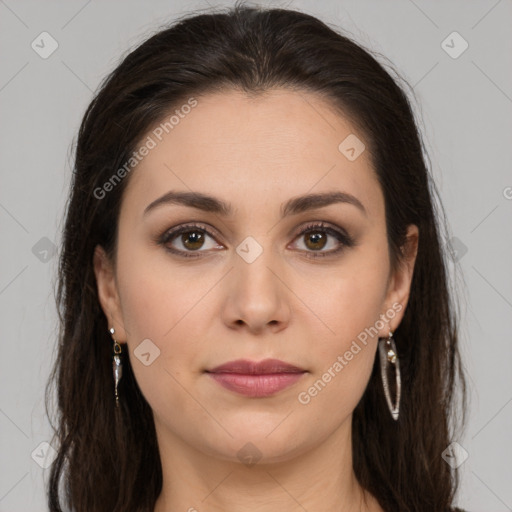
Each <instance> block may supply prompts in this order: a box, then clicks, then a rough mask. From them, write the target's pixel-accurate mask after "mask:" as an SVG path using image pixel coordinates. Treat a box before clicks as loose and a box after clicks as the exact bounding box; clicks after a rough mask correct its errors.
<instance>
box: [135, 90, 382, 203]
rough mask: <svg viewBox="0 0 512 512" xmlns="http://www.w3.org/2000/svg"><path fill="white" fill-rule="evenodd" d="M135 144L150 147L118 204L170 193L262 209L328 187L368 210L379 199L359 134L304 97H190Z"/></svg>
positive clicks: (282, 93) (330, 109)
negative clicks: (193, 194)
mask: <svg viewBox="0 0 512 512" xmlns="http://www.w3.org/2000/svg"><path fill="white" fill-rule="evenodd" d="M194 103H195V106H193V107H187V108H185V106H186V105H194ZM140 140H141V142H140V144H144V143H145V142H146V143H147V142H149V141H151V143H150V144H147V145H148V146H149V145H151V146H152V148H151V149H150V150H149V151H148V152H147V154H146V156H144V157H143V158H142V159H141V161H140V162H139V163H138V164H137V166H136V167H135V170H134V171H133V172H132V175H131V176H130V182H129V184H128V187H127V190H126V191H125V200H130V201H132V200H140V201H141V202H144V201H145V202H146V203H147V202H148V201H150V200H152V199H154V198H155V197H157V196H158V195H161V194H163V193H165V192H166V191H168V190H171V189H178V190H184V191H185V190H186V191H190V190H194V191H200V192H204V193H209V194H214V195H217V196H219V197H224V198H226V199H227V200H229V201H230V202H233V203H236V201H237V197H239V198H244V202H247V200H248V199H249V198H252V200H253V201H254V204H257V201H258V200H259V203H261V202H264V203H265V204H268V203H269V202H272V201H274V200H276V201H279V202H281V200H285V199H286V198H289V197H291V196H294V195H302V194H305V193H307V192H310V191H311V192H322V191H325V190H332V189H336V190H343V191H346V192H348V193H351V194H353V195H356V196H357V197H358V198H359V199H360V200H361V201H363V202H364V203H367V204H368V208H369V209H370V210H371V209H372V204H374V205H376V206H378V205H377V204H376V202H378V201H379V200H380V198H379V197H377V196H379V195H380V190H379V186H378V182H377V180H376V177H375V174H374V171H373V169H372V167H371V164H370V156H369V154H368V151H367V150H365V149H364V147H365V146H366V147H368V144H366V142H365V137H364V134H362V133H361V132H359V131H358V130H357V129H356V127H355V126H353V125H352V124H351V123H350V122H349V120H348V119H347V118H345V117H343V116H342V115H340V114H339V112H338V111H335V109H334V106H333V105H332V104H331V103H329V102H328V101H327V100H325V99H323V98H321V97H320V96H318V95H315V94H312V93H310V92H305V91H301V92H299V91H292V90H288V89H276V90H272V91H267V92H266V93H264V94H263V95H260V96H257V97H249V96H248V95H247V94H245V93H243V92H240V91H231V90H229V91H224V92H217V93H213V94H208V95H204V96H197V97H195V98H194V101H193V102H190V101H188V102H187V101H186V100H185V101H184V102H183V105H181V106H180V105H175V106H174V107H173V109H172V110H171V111H170V112H169V115H168V116H166V117H165V118H164V119H162V120H161V121H160V122H159V123H156V124H155V125H154V126H152V127H151V128H150V130H148V132H147V133H146V134H144V136H143V137H142V138H141V139H140ZM350 147H354V148H355V151H356V153H355V154H356V158H355V159H354V158H353V155H354V152H352V153H347V148H348V149H350ZM358 153H360V154H359V155H358ZM349 157H350V158H349ZM141 206H142V204H141ZM370 213H371V212H370Z"/></svg>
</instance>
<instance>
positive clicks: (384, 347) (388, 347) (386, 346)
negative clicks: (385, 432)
mask: <svg viewBox="0 0 512 512" xmlns="http://www.w3.org/2000/svg"><path fill="white" fill-rule="evenodd" d="M379 354H380V374H381V377H382V385H383V387H384V394H385V395H386V402H387V403H388V408H389V412H390V413H391V416H392V417H393V419H394V420H398V411H399V408H400V391H401V382H400V364H399V362H398V356H397V352H396V345H395V341H394V340H393V333H392V332H391V331H389V336H388V338H382V339H381V340H379ZM390 367H394V369H395V379H396V397H395V400H394V401H393V402H392V401H391V395H390V392H389V382H388V370H389V368H390Z"/></svg>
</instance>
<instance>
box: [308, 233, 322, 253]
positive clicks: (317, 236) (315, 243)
mask: <svg viewBox="0 0 512 512" xmlns="http://www.w3.org/2000/svg"><path fill="white" fill-rule="evenodd" d="M304 240H305V245H306V247H307V248H308V249H312V250H315V251H318V250H320V249H323V248H324V247H325V245H326V244H327V235H326V234H325V233H322V232H319V231H310V233H306V234H305V235H304Z"/></svg>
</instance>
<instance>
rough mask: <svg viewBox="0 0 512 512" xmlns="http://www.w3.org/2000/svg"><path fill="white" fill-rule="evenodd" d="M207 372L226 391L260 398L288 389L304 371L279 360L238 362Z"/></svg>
mask: <svg viewBox="0 0 512 512" xmlns="http://www.w3.org/2000/svg"><path fill="white" fill-rule="evenodd" d="M207 373H208V374H209V375H210V376H211V377H212V378H213V379H214V380H215V381H216V382H217V383H219V384H220V385H221V386H223V387H225V388H226V389H229V390H231V391H234V392H236V393H239V394H242V395H245V396H249V397H254V398H263V397H266V396H271V395H274V394H276V393H277V392H279V391H281V390H283V389H285V388H287V387H289V386H291V385H292V384H294V383H295V382H297V381H298V380H299V379H300V378H301V377H302V375H304V373H307V372H306V370H304V369H303V368H299V367H297V366H294V365H291V364H288V363H285V362H284V361H280V360H278V359H264V360H263V361H259V362H255V361H248V360H245V359H238V360H236V361H230V362H228V363H225V364H222V365H220V366H217V367H215V368H213V369H212V370H207Z"/></svg>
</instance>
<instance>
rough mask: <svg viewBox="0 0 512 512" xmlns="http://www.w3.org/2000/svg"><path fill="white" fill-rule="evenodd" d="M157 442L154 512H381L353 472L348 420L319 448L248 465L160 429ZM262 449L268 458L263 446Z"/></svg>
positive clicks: (291, 451) (285, 454) (268, 449)
mask: <svg viewBox="0 0 512 512" xmlns="http://www.w3.org/2000/svg"><path fill="white" fill-rule="evenodd" d="M155 424H157V419H156V418H155ZM157 436H158V443H159V447H160V455H161V461H162V476H163V485H162V492H161V494H160V496H159V497H158V499H157V502H156V506H155V509H154V512H176V511H188V512H202V511H205V510H208V512H235V511H239V510H244V511H247V512H255V511H257V512H276V511H277V510H279V512H292V511H294V512H295V511H297V510H298V507H300V508H302V509H303V510H322V511H324V512H349V511H350V512H381V511H382V509H381V508H380V507H379V506H378V504H377V502H376V500H375V498H373V497H372V496H371V495H369V494H368V493H366V492H365V491H364V490H363V489H362V487H361V486H360V485H359V483H358V482H357V479H356V477H355V474H354V471H353V467H352V450H351V446H352V444H351V417H349V418H347V421H345V422H344V423H343V424H342V425H341V426H340V428H339V429H337V430H336V431H335V432H334V433H333V434H332V435H331V436H330V437H329V438H327V439H325V440H324V441H323V442H322V443H321V444H320V445H319V446H312V447H309V448H304V447H300V448H296V449H295V451H296V452H297V453H293V452H294V449H293V447H290V448H289V449H288V450H287V451H286V452H285V453H282V454H281V455H279V456H275V457H273V458H270V457H265V456H264V454H263V453H262V454H261V455H262V457H261V459H260V460H259V461H258V462H256V463H255V464H253V465H245V464H243V463H241V462H240V461H239V460H238V459H237V457H236V451H238V450H235V453H234V454H233V455H234V456H233V459H234V460H226V458H221V457H219V456H218V455H217V456H215V455H209V454H208V455H207V454H205V453H204V451H201V450H200V449H198V448H195V447H192V446H190V445H189V444H187V443H185V442H184V441H183V439H181V438H178V437H176V436H174V435H173V434H172V433H170V432H169V431H165V430H164V427H163V426H162V425H161V424H160V425H157ZM265 443H266V444H265V447H266V452H267V453H270V452H271V451H272V450H270V447H269V444H268V440H265ZM235 444H236V443H235ZM244 444H245V443H243V442H239V443H238V444H237V446H243V445H244ZM254 444H256V443H254ZM263 444H264V443H261V446H262V447H263ZM248 451H250V450H248ZM261 451H262V452H263V449H262V450H261ZM274 453H276V452H275V450H274Z"/></svg>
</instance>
